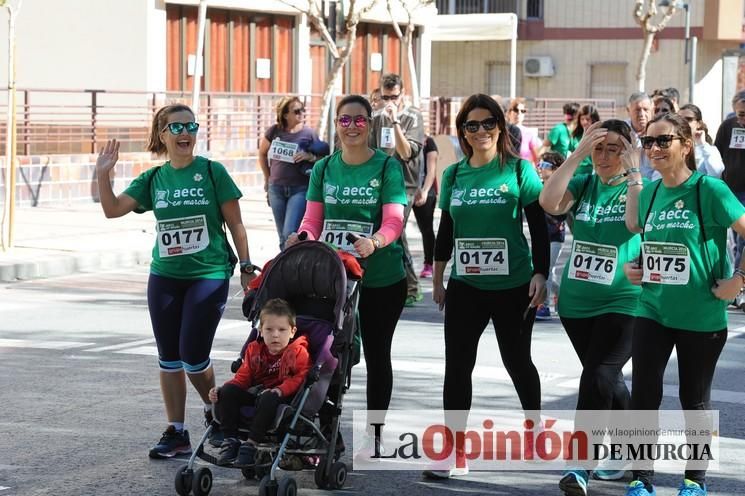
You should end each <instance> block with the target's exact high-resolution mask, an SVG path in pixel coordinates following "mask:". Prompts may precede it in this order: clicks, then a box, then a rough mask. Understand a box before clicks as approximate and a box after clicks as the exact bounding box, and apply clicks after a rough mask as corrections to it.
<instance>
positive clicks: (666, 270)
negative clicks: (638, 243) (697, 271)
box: [642, 241, 691, 285]
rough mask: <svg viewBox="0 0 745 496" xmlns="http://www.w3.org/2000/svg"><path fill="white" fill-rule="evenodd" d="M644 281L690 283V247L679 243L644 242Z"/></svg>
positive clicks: (676, 283)
mask: <svg viewBox="0 0 745 496" xmlns="http://www.w3.org/2000/svg"><path fill="white" fill-rule="evenodd" d="M642 268H643V269H644V276H643V277H642V282H649V283H654V284H673V285H682V284H688V280H689V279H690V277H691V257H690V254H689V252H688V248H687V247H686V246H685V245H681V244H679V243H654V242H651V241H645V242H643V243H642Z"/></svg>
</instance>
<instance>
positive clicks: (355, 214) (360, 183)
mask: <svg viewBox="0 0 745 496" xmlns="http://www.w3.org/2000/svg"><path fill="white" fill-rule="evenodd" d="M384 169H385V170H384ZM307 198H308V201H316V202H323V216H324V226H323V233H322V235H321V240H322V241H326V242H329V243H332V244H334V245H337V246H340V247H342V248H344V247H345V246H347V247H348V248H349V249H350V250H351V249H352V248H351V247H349V246H348V245H347V243H346V240H345V236H346V233H347V232H354V233H357V234H361V235H364V236H366V237H370V236H371V235H372V234H374V233H375V232H376V231H377V230H378V229H380V224H381V222H382V220H383V205H384V204H386V203H400V204H402V205H406V188H405V187H404V176H403V171H402V170H401V163H400V162H399V161H398V160H396V159H395V158H393V157H388V155H386V154H385V153H383V152H382V151H380V150H375V154H374V155H373V156H372V158H370V160H368V161H367V162H365V163H364V164H360V165H348V164H346V163H344V161H343V160H342V158H341V151H337V152H336V153H334V154H333V155H331V156H330V157H329V158H328V159H326V160H324V161H323V162H319V163H317V164H316V166H315V167H313V173H312V174H311V176H310V185H309V186H308V195H307ZM355 253H356V252H355ZM405 276H406V273H405V272H404V251H403V248H402V247H401V244H400V242H399V241H398V240H396V241H394V242H393V243H391V244H389V245H387V246H385V247H383V248H381V249H380V250H375V251H374V252H373V254H372V255H371V256H370V257H369V258H368V259H367V267H366V268H365V275H364V276H363V278H362V285H363V286H367V287H371V288H379V287H384V286H390V285H391V284H395V283H397V282H398V281H400V280H401V279H403V278H404V277H405Z"/></svg>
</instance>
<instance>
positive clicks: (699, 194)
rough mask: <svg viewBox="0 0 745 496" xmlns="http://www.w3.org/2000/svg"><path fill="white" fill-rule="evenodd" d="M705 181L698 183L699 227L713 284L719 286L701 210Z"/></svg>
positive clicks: (697, 208) (701, 178)
mask: <svg viewBox="0 0 745 496" xmlns="http://www.w3.org/2000/svg"><path fill="white" fill-rule="evenodd" d="M703 180H704V176H703V175H702V176H701V177H699V178H698V181H696V210H697V214H698V226H699V227H700V228H701V237H702V240H701V241H702V244H703V245H704V252H705V253H706V261H707V262H708V265H709V272H711V279H712V284H713V285H714V286H716V285H717V279H716V277H714V264H712V263H711V256H710V255H709V246H708V245H707V244H706V229H705V228H704V215H703V212H702V210H701V182H702V181H703Z"/></svg>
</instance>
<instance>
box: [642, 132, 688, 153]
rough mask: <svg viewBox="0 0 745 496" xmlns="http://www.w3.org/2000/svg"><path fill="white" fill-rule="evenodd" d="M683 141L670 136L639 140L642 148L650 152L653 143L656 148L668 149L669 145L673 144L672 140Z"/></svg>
mask: <svg viewBox="0 0 745 496" xmlns="http://www.w3.org/2000/svg"><path fill="white" fill-rule="evenodd" d="M676 139H679V140H683V138H681V137H680V136H673V135H672V134H661V135H659V136H642V137H641V138H640V140H641V142H642V148H644V149H645V150H650V149H651V148H652V147H653V146H654V144H655V143H657V146H659V147H660V148H662V149H665V148H670V145H672V144H673V140H676Z"/></svg>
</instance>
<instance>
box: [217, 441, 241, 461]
mask: <svg viewBox="0 0 745 496" xmlns="http://www.w3.org/2000/svg"><path fill="white" fill-rule="evenodd" d="M240 447H241V442H240V441H238V440H237V439H236V438H234V437H229V438H227V439H226V440H225V441H223V442H222V445H221V446H220V454H219V455H218V456H217V462H216V463H217V464H218V465H220V466H225V465H230V464H231V463H233V462H234V461H235V459H236V458H238V450H239V449H240Z"/></svg>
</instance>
